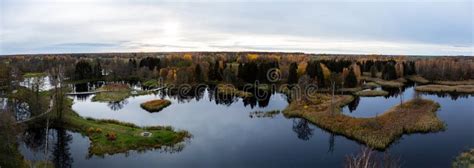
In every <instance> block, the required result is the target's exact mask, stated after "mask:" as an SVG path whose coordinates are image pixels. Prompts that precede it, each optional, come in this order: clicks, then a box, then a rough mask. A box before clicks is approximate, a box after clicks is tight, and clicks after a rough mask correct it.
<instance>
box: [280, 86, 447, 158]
mask: <svg viewBox="0 0 474 168" xmlns="http://www.w3.org/2000/svg"><path fill="white" fill-rule="evenodd" d="M312 97H315V98H312V99H311V100H309V101H303V100H299V101H293V102H291V103H290V104H289V106H288V107H287V108H286V109H285V110H284V111H283V114H284V115H285V116H287V117H301V118H305V119H307V120H309V121H311V122H312V123H314V124H316V125H318V126H319V127H320V128H323V129H326V130H328V131H330V132H333V133H336V134H339V135H343V136H345V137H348V138H350V139H354V140H356V141H359V142H361V143H363V144H366V145H368V146H370V147H372V148H375V149H385V148H387V147H388V146H389V145H390V144H391V143H392V142H393V141H394V140H396V139H398V138H399V137H401V136H402V135H403V134H408V133H420V132H437V131H440V130H443V129H445V124H444V123H443V122H442V121H441V120H439V119H438V118H437V116H436V113H435V112H436V111H437V109H438V108H439V104H438V103H436V102H433V101H431V100H411V101H408V102H405V103H403V104H402V105H401V106H400V105H398V106H395V107H392V108H391V109H389V110H387V111H386V112H384V113H383V114H382V115H380V116H378V117H374V118H355V117H351V116H347V115H344V114H342V113H341V112H340V111H341V110H340V108H341V107H342V106H343V105H345V104H348V103H350V102H351V101H352V100H353V98H352V96H347V95H337V96H335V98H334V105H332V106H331V97H330V96H329V95H315V96H312ZM331 107H333V108H334V109H332V108H331Z"/></svg>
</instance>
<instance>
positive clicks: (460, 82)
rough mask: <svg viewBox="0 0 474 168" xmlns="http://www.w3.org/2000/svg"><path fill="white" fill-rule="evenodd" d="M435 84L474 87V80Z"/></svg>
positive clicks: (437, 82) (436, 82)
mask: <svg viewBox="0 0 474 168" xmlns="http://www.w3.org/2000/svg"><path fill="white" fill-rule="evenodd" d="M433 83H435V84H440V85H450V86H455V85H474V79H469V80H462V81H434V82H433Z"/></svg>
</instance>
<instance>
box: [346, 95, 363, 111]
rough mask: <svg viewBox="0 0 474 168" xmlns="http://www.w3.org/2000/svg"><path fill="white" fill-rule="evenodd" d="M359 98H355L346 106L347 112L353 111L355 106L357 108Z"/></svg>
mask: <svg viewBox="0 0 474 168" xmlns="http://www.w3.org/2000/svg"><path fill="white" fill-rule="evenodd" d="M359 101H360V97H359V96H356V97H355V98H354V100H353V101H352V102H350V103H349V104H348V105H347V106H348V107H349V112H351V113H352V111H355V110H356V109H357V106H359Z"/></svg>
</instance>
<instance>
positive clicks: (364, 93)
mask: <svg viewBox="0 0 474 168" xmlns="http://www.w3.org/2000/svg"><path fill="white" fill-rule="evenodd" d="M354 94H355V95H357V96H361V97H375V96H386V95H388V92H387V91H384V90H363V91H359V92H356V93H354Z"/></svg>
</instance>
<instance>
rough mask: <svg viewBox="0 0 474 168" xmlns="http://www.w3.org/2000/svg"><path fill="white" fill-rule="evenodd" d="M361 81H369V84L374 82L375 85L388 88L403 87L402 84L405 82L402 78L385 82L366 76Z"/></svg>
mask: <svg viewBox="0 0 474 168" xmlns="http://www.w3.org/2000/svg"><path fill="white" fill-rule="evenodd" d="M362 79H363V80H366V81H369V82H375V83H377V84H379V85H381V86H383V87H390V88H399V87H402V86H403V85H404V84H403V83H404V82H405V81H406V80H405V79H403V78H400V79H397V80H390V81H387V80H383V79H380V78H372V77H368V76H363V77H362Z"/></svg>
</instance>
